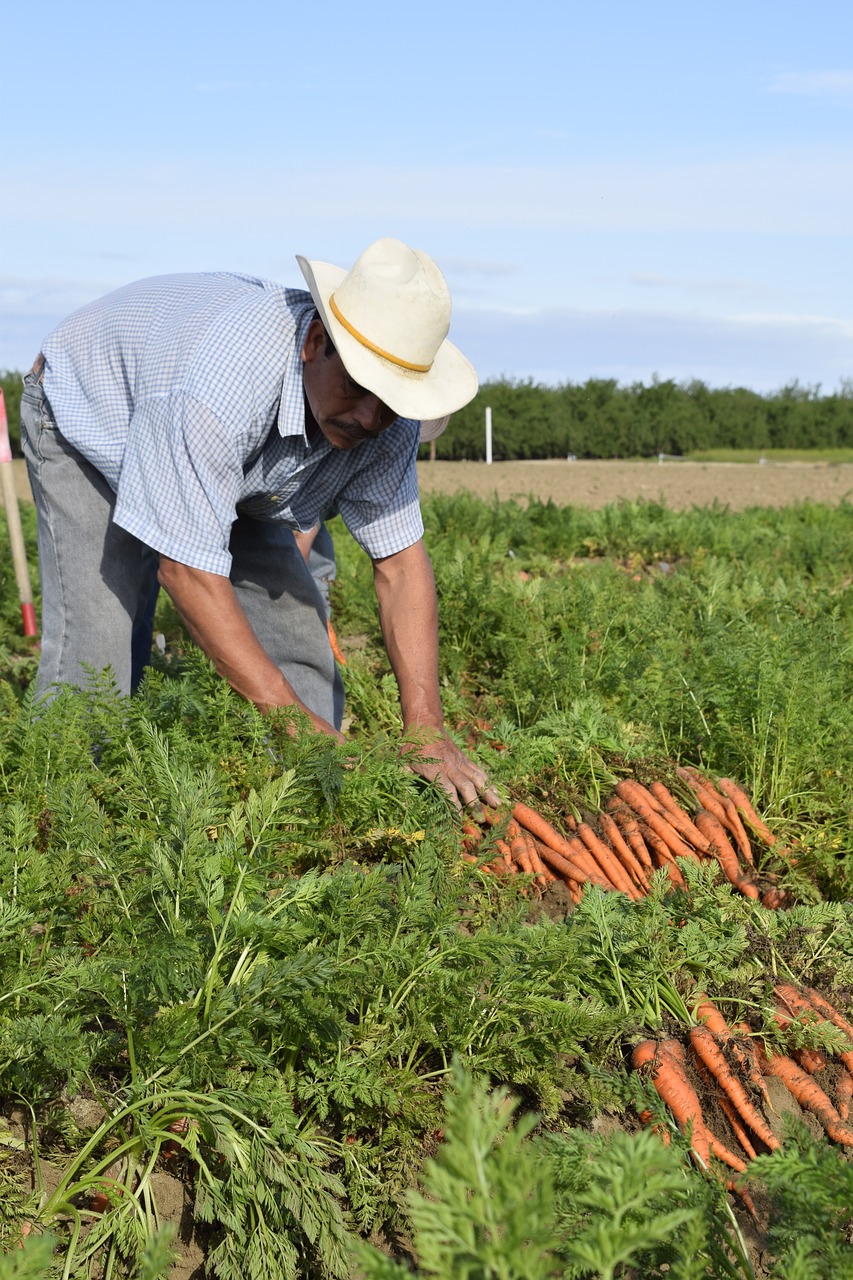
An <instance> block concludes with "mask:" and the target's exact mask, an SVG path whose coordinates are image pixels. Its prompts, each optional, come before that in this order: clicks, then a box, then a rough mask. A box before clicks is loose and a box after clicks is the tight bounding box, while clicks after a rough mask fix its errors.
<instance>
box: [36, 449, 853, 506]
mask: <svg viewBox="0 0 853 1280" xmlns="http://www.w3.org/2000/svg"><path fill="white" fill-rule="evenodd" d="M12 465H13V468H14V471H15V485H16V488H17V491H18V497H19V499H20V500H21V501H30V500H31V495H30V489H29V485H28V483H27V472H26V467H25V465H24V463H23V462H22V461H19V460H16V461H15V462H14V463H13V464H12ZM418 477H419V480H420V487H421V493H423V494H430V493H459V492H466V493H471V494H473V495H474V496H475V497H478V498H484V499H486V500H489V499H493V498H499V499H501V500H506V499H514V500H516V501H518V502H520V503H522V504H526V503H527V501H528V500H529V499H530V498H531V497H535V498H538V499H539V500H540V501H541V502H549V501H550V502H554V503H556V504H557V506H566V505H569V504H571V505H573V506H578V507H592V508H594V509H595V508H598V507H603V506H606V505H607V504H608V503H610V502H619V501H621V500H628V501H631V500H638V499H640V500H644V501H647V502H662V503H663V504H664V505H665V506H667V507H670V508H671V509H672V510H674V511H686V510H689V509H690V508H691V507H707V506H711V505H713V503H715V502H719V503H721V504H722V505H724V506H727V507H729V508H730V509H731V510H732V511H743V510H744V509H745V508H746V507H784V506H788V505H789V504H791V503H794V502H828V503H830V504H832V505H833V506H835V505H837V504H838V503H840V502H843V501H844V500H845V499H847V500H848V501H850V500H853V462H766V463H749V462H686V461H682V460H676V461H666V462H662V463H659V462H658V461H657V460H654V461H645V462H621V461H615V462H589V461H581V462H565V461H563V460H562V459H559V460H548V461H534V462H493V463H491V464H488V465H487V464H486V463H485V462H420V463H418Z"/></svg>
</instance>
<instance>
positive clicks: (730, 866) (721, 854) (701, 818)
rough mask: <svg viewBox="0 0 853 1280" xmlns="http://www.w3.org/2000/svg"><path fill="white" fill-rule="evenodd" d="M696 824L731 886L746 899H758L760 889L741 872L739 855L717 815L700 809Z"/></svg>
mask: <svg viewBox="0 0 853 1280" xmlns="http://www.w3.org/2000/svg"><path fill="white" fill-rule="evenodd" d="M695 822H696V826H697V827H698V828H699V830H700V831H701V832H702V834H703V835H704V836H707V837H708V839H709V840H710V842H711V844H712V846H713V848H714V852H715V854H716V858H717V861H718V862H719V864H720V867H721V868H722V872H723V875H724V876H725V877H726V879H727V880H728V882H729V884H733V885H734V886H735V888H737V889H740V891H741V893H743V894H745V895H746V897H748V898H757V897H758V889H757V888H756V887H755V885H754V884H753V883H752V881H751V880H749V879H748V878H747V876H746V874H745V872H743V871H742V870H741V866H740V863H739V862H738V860H737V854H736V853H735V851H734V849H733V848H732V843H731V841H730V840H729V837H728V835H727V833H726V830H725V828H724V827H723V825H722V823H721V822H720V821H719V819H718V818H717V816H716V814H713V813H711V812H710V811H709V810H708V809H700V810H699V811H698V813H697V814H696V817H695Z"/></svg>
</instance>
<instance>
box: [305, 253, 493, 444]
mask: <svg viewBox="0 0 853 1280" xmlns="http://www.w3.org/2000/svg"><path fill="white" fill-rule="evenodd" d="M296 261H297V262H298V263H299V266H300V268H301V270H302V274H303V275H304V276H305V279H306V281H307V283H308V288H309V289H310V290H311V296H312V297H313V299H314V302H315V304H316V306H317V310H318V311H319V313H320V319H321V320H322V321H323V324H324V325H325V327H326V332H327V333H328V334H329V337H330V338H331V339H332V341H333V342H334V344H335V347H336V348H337V351H338V354H339V355H340V357H341V360H342V361H343V363H344V367H345V368H346V371H347V373H348V374H349V375H350V377H352V378H354V379H355V381H356V382H358V383H359V384H360V385H361V386H362V387H366V388H367V389H368V391H372V392H373V394H374V395H376V396H378V397H379V399H380V400H381V401H382V402H383V403H384V404H387V405H388V407H389V408H391V409H393V410H394V411H395V412H396V413H397V414H399V416H400V417H401V418H417V419H419V420H421V421H422V422H423V421H424V420H429V421H434V420H437V419H440V418H443V417H445V416H446V415H448V414H451V413H453V412H454V410H456V409H461V408H462V406H463V405H466V404H467V403H468V401H469V400H473V398H474V396H475V395H476V394H477V375H476V373H475V371H474V369H473V367H472V366H471V365H470V364H469V362H468V361H467V360H466V359H465V357H464V356H463V355H462V352H461V351H459V350H457V348H456V347H454V346H453V344H452V343H450V342H448V341H447V331H448V329H449V328H450V292H449V290H448V288H447V282H446V280H445V279H444V276H443V275H442V274H441V272H440V271H439V269H438V267H437V266H436V265H435V263H434V262H433V260H432V258H430V257H428V256H427V254H425V253H422V252H421V250H420V249H410V248H409V246H408V245H405V244H403V243H402V241H400V240H392V239H384V240H376V241H375V242H374V243H373V244H372V245H370V246H369V247H368V248H367V249H365V251H364V253H363V254H362V255H361V257H360V258H359V259H358V261H357V262H356V263H355V266H353V267H352V268H351V269H350V270H349V271H344V270H343V268H341V267H333V266H332V265H331V264H330V263H328V262H309V261H308V260H307V259H306V258H302V257H300V256H299V255H298V254H297V256H296ZM442 430H443V428H442ZM424 438H425V439H432V438H433V437H424Z"/></svg>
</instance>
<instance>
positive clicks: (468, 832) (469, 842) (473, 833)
mask: <svg viewBox="0 0 853 1280" xmlns="http://www.w3.org/2000/svg"><path fill="white" fill-rule="evenodd" d="M462 834H463V836H464V837H465V838H464V840H463V841H462V848H463V849H464V850H465V852H466V853H470V852H471V850H472V849H474V848H476V846H477V845H478V844H479V843H480V841H481V840H482V838H483V831H482V828H481V827H478V826H477V824H476V822H463V823H462Z"/></svg>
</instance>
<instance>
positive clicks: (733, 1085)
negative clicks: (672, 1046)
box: [690, 1027, 782, 1151]
mask: <svg viewBox="0 0 853 1280" xmlns="http://www.w3.org/2000/svg"><path fill="white" fill-rule="evenodd" d="M690 1044H691V1046H692V1048H693V1052H694V1053H695V1054H696V1056H697V1058H699V1059H700V1061H702V1062H703V1063H704V1064H705V1066H706V1067H707V1068H708V1070H709V1071H710V1073H711V1075H712V1076H713V1077H714V1079H715V1080H716V1081H717V1083H718V1084H719V1086H720V1088H721V1089H722V1090H723V1092H724V1093H726V1094H728V1096H729V1098H730V1099H731V1101H732V1103H733V1105H734V1107H735V1109H736V1110H737V1112H738V1114H739V1115H740V1116H741V1118H742V1119H743V1120H744V1121H745V1123H746V1124H747V1125H748V1126H749V1128H750V1129H751V1130H752V1132H753V1133H754V1134H755V1136H756V1137H757V1138H760V1139H761V1141H762V1142H763V1143H764V1145H765V1146H766V1147H769V1148H770V1150H771V1151H775V1150H776V1149H777V1148H778V1147H780V1146H781V1145H782V1144H781V1143H780V1141H779V1139H778V1138H777V1137H776V1135H775V1134H774V1133H773V1130H772V1129H771V1128H770V1126H769V1125H768V1123H767V1121H766V1120H765V1119H764V1116H763V1115H762V1114H761V1112H760V1111H759V1110H758V1108H757V1107H755V1106H754V1105H753V1104H752V1102H750V1100H749V1097H748V1096H747V1092H746V1089H745V1088H744V1087H743V1085H742V1084H741V1082H740V1080H738V1078H737V1076H736V1075H735V1073H734V1072H733V1071H732V1069H731V1067H730V1066H729V1064H728V1063H727V1062H726V1059H725V1056H724V1055H723V1051H722V1049H721V1048H720V1046H719V1045H718V1044H717V1042H716V1041H715V1039H714V1037H713V1035H712V1033H711V1032H710V1031H709V1030H708V1028H707V1027H692V1028H691V1029H690Z"/></svg>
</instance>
